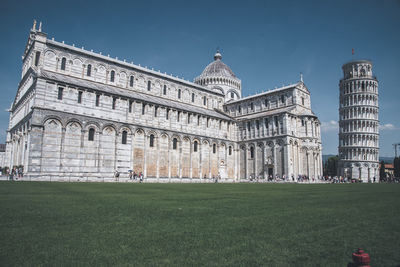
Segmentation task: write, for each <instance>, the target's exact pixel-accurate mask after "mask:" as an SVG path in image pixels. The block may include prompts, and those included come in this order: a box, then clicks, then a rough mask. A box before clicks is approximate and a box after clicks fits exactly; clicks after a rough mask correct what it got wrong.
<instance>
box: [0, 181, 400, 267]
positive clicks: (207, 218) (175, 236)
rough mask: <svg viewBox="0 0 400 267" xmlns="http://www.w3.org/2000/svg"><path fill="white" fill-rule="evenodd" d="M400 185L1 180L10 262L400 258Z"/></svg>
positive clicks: (0, 246) (1, 250) (3, 233)
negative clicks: (362, 253)
mask: <svg viewBox="0 0 400 267" xmlns="http://www.w3.org/2000/svg"><path fill="white" fill-rule="evenodd" d="M399 203H400V185H398V184H395V185H392V184H344V185H343V184H334V185H332V184H321V185H296V184H110V183H106V184H101V183H57V182H53V183H46V182H14V183H13V182H0V216H1V217H0V265H2V266H24V265H25V266H28V265H29V266H37V265H47V266H65V265H80V266H82V265H83V266H87V265H91V266H102V265H103V266H104V265H108V266H110V265H133V266H138V265H139V266H140V265H147V266H153V265H174V266H182V265H192V266H210V265H211V266H224V265H230V266H256V265H264V266H346V265H347V263H348V262H350V261H351V253H352V251H353V250H354V249H356V248H357V247H362V248H364V249H365V250H366V251H367V252H368V253H369V254H370V256H371V263H372V266H396V265H398V264H400V204H399Z"/></svg>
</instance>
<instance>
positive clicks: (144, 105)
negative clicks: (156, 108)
mask: <svg viewBox="0 0 400 267" xmlns="http://www.w3.org/2000/svg"><path fill="white" fill-rule="evenodd" d="M145 112H146V104H145V103H143V104H142V115H144V114H145Z"/></svg>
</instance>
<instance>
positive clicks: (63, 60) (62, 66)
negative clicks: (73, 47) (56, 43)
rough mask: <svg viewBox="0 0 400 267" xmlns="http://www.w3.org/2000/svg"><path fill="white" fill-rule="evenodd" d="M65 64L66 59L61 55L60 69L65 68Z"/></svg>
mask: <svg viewBox="0 0 400 267" xmlns="http://www.w3.org/2000/svg"><path fill="white" fill-rule="evenodd" d="M66 64H67V59H66V58H65V57H63V58H62V59H61V70H65V65H66Z"/></svg>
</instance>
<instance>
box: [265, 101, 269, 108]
mask: <svg viewBox="0 0 400 267" xmlns="http://www.w3.org/2000/svg"><path fill="white" fill-rule="evenodd" d="M268 104H269V101H268V99H265V100H264V105H265V107H268Z"/></svg>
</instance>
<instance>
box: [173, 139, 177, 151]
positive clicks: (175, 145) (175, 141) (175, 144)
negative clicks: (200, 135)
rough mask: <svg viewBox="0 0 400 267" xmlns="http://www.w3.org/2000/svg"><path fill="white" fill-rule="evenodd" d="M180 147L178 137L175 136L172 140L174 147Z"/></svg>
mask: <svg viewBox="0 0 400 267" xmlns="http://www.w3.org/2000/svg"><path fill="white" fill-rule="evenodd" d="M177 147H178V139H176V138H174V139H173V140H172V149H177Z"/></svg>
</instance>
